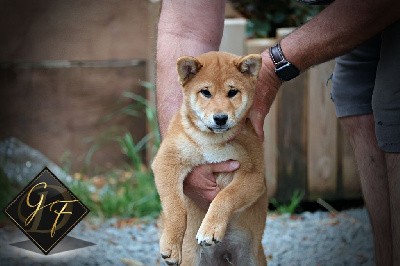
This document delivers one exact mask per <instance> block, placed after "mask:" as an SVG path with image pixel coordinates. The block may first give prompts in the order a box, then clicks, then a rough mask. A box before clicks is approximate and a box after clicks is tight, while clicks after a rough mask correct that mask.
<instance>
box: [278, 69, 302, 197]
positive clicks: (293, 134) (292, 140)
mask: <svg viewBox="0 0 400 266" xmlns="http://www.w3.org/2000/svg"><path fill="white" fill-rule="evenodd" d="M306 86H307V74H306V73H303V74H301V75H300V76H299V77H297V78H295V79H293V80H291V81H288V82H285V83H284V84H283V86H282V87H281V88H280V93H278V96H277V97H278V99H277V100H278V102H277V103H278V106H277V112H278V151H279V154H278V184H277V193H276V198H277V199H278V200H281V201H287V200H290V198H291V196H292V195H293V192H294V191H296V190H300V191H301V192H305V191H306V182H307V177H306V175H307V90H306Z"/></svg>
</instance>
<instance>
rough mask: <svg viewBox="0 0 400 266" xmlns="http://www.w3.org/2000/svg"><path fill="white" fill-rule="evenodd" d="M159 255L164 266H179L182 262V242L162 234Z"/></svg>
mask: <svg viewBox="0 0 400 266" xmlns="http://www.w3.org/2000/svg"><path fill="white" fill-rule="evenodd" d="M160 253H161V257H162V258H163V259H164V261H165V263H166V264H168V265H180V264H181V262H182V241H179V240H174V239H173V238H171V237H168V236H167V235H166V234H162V236H161V239H160Z"/></svg>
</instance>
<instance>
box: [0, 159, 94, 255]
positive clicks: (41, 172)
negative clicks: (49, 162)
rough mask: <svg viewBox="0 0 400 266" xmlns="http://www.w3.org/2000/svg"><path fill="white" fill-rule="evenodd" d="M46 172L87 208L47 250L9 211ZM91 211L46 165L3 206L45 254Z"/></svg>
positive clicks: (4, 211) (5, 211) (8, 215)
mask: <svg viewBox="0 0 400 266" xmlns="http://www.w3.org/2000/svg"><path fill="white" fill-rule="evenodd" d="M45 172H48V173H49V174H50V175H51V177H52V178H54V179H55V180H56V181H57V182H58V183H59V184H60V185H61V186H62V187H64V188H65V189H66V190H67V192H68V193H69V194H70V195H71V197H72V198H75V199H77V200H78V201H77V203H79V204H80V205H81V206H82V208H83V209H84V210H85V211H84V213H83V214H82V215H81V216H80V217H79V218H78V219H76V221H75V222H74V223H73V224H72V225H71V226H70V227H69V228H68V229H67V230H66V231H65V232H64V233H63V234H62V235H61V236H60V237H59V238H58V239H57V240H56V241H54V242H53V244H52V245H51V246H50V247H49V248H48V249H47V250H46V249H44V248H43V247H42V246H41V245H40V244H39V243H38V242H36V240H35V239H34V238H33V237H32V236H31V235H30V234H29V233H28V232H26V231H25V229H24V228H23V227H22V226H21V225H20V224H19V223H18V222H17V221H15V220H14V218H13V217H12V216H11V215H10V214H9V213H8V212H7V210H8V209H9V208H10V206H11V205H13V204H14V203H15V202H16V201H17V200H18V198H20V197H21V196H22V195H24V194H25V192H26V191H27V189H28V188H30V187H31V185H32V184H33V183H34V182H35V181H36V180H37V179H39V178H40V176H41V175H42V174H43V173H45ZM89 212H90V210H89V208H88V207H86V205H85V204H83V202H82V201H81V200H80V199H79V198H78V197H77V196H76V195H75V194H74V193H72V191H71V190H70V189H69V188H68V187H67V186H66V185H65V184H64V183H63V182H61V180H60V179H59V178H58V177H57V176H56V175H55V174H54V173H53V172H52V171H50V169H49V168H48V167H47V166H46V167H44V168H43V170H42V171H40V172H39V173H38V174H37V175H36V176H35V177H34V178H33V179H32V181H30V182H29V183H28V184H27V185H26V186H25V187H24V188H23V189H22V191H21V192H20V193H18V195H17V196H16V197H15V198H14V199H13V200H12V201H11V202H10V203H9V204H7V205H6V206H5V207H4V208H3V213H4V214H5V215H6V216H7V217H8V218H10V219H11V220H12V222H13V223H14V224H15V225H16V226H17V227H18V228H19V229H20V230H21V231H22V232H23V233H24V234H25V235H26V236H27V237H28V238H29V239H30V240H31V241H32V242H33V243H34V244H35V245H36V246H37V247H38V248H39V249H40V251H42V252H43V254H45V255H48V254H49V253H50V251H51V250H52V249H53V248H54V247H55V246H57V245H58V244H59V243H60V242H61V240H63V239H64V237H66V236H67V235H68V234H69V232H71V231H72V229H74V227H75V226H76V225H77V224H78V223H80V222H81V221H82V220H83V218H85V216H86V215H87V214H88V213H89Z"/></svg>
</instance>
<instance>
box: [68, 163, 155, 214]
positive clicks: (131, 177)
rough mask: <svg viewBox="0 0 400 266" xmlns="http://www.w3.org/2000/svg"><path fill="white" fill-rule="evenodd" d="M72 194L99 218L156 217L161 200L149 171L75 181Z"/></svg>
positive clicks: (127, 172)
mask: <svg viewBox="0 0 400 266" xmlns="http://www.w3.org/2000/svg"><path fill="white" fill-rule="evenodd" d="M68 187H69V188H70V189H71V191H72V192H73V193H74V194H76V195H77V196H78V198H79V199H80V200H81V201H82V202H83V203H84V204H85V205H86V206H87V207H88V208H89V209H90V210H91V213H92V215H96V216H99V217H104V218H109V217H155V216H157V215H158V214H159V212H160V200H159V198H158V194H157V191H156V189H155V187H154V184H153V178H152V175H151V173H150V172H149V171H144V170H143V171H141V172H132V171H113V172H111V173H108V174H106V175H104V176H95V177H90V178H87V179H85V180H82V179H80V178H79V179H74V180H73V181H72V182H71V183H69V184H68Z"/></svg>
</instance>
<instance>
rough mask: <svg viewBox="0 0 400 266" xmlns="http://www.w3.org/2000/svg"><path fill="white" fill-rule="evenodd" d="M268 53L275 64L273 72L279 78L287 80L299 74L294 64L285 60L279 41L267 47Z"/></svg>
mask: <svg viewBox="0 0 400 266" xmlns="http://www.w3.org/2000/svg"><path fill="white" fill-rule="evenodd" d="M269 54H270V57H271V59H272V62H273V63H274V65H275V73H276V74H277V75H278V77H279V78H280V79H281V80H283V81H288V80H291V79H293V78H295V77H297V76H298V75H299V74H300V70H299V69H298V68H297V67H296V66H295V65H293V64H292V63H290V62H289V61H287V60H286V58H285V56H284V55H283V52H282V48H281V45H280V43H277V44H276V45H275V46H272V47H271V48H270V49H269Z"/></svg>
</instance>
